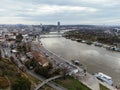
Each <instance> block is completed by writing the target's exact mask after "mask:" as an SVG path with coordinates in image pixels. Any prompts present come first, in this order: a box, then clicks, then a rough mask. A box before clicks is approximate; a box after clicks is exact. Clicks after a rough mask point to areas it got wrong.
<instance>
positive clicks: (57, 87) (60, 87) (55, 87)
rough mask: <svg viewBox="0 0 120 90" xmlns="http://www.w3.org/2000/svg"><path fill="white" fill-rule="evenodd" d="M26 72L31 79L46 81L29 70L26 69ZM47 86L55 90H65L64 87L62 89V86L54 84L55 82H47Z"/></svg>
mask: <svg viewBox="0 0 120 90" xmlns="http://www.w3.org/2000/svg"><path fill="white" fill-rule="evenodd" d="M26 72H27V73H28V74H30V75H32V76H33V77H35V78H36V79H38V80H40V81H42V82H43V81H45V80H46V79H45V78H43V77H41V76H39V75H37V74H35V73H34V72H33V71H31V70H28V69H26ZM47 85H49V86H51V87H53V88H54V89H56V90H67V89H65V88H64V87H62V86H60V85H58V84H56V83H55V82H52V81H51V82H48V83H47Z"/></svg>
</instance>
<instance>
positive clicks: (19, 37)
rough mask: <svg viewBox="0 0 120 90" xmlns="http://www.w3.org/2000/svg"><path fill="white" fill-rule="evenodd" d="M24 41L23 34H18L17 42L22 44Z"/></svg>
mask: <svg viewBox="0 0 120 90" xmlns="http://www.w3.org/2000/svg"><path fill="white" fill-rule="evenodd" d="M22 39H23V36H22V34H18V35H17V36H16V42H21V41H22Z"/></svg>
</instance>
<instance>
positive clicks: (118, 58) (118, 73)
mask: <svg viewBox="0 0 120 90" xmlns="http://www.w3.org/2000/svg"><path fill="white" fill-rule="evenodd" d="M41 42H42V44H43V45H44V46H45V47H46V48H47V49H49V50H51V51H52V52H54V53H56V54H58V55H60V56H61V57H63V58H65V59H67V60H72V59H73V60H74V59H79V60H80V62H81V63H82V64H83V67H85V68H87V71H88V72H89V73H91V74H92V73H97V72H102V73H105V74H107V75H109V76H111V77H112V78H113V81H114V84H115V85H116V84H117V85H119V84H120V53H117V52H112V51H108V50H106V49H105V48H102V47H96V46H94V45H86V44H83V43H79V42H76V41H72V40H70V39H65V38H64V37H54V38H42V39H41Z"/></svg>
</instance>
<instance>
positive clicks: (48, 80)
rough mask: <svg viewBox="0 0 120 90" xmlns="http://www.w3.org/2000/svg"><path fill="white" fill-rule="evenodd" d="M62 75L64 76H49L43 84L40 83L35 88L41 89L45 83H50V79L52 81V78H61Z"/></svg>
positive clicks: (36, 89)
mask: <svg viewBox="0 0 120 90" xmlns="http://www.w3.org/2000/svg"><path fill="white" fill-rule="evenodd" d="M60 77H62V76H61V75H58V76H55V77H52V78H49V79H47V80H44V81H43V82H42V83H41V84H39V85H38V86H37V87H36V88H35V90H39V89H40V88H41V87H42V86H43V85H45V84H46V83H48V82H50V81H52V80H54V79H57V78H60Z"/></svg>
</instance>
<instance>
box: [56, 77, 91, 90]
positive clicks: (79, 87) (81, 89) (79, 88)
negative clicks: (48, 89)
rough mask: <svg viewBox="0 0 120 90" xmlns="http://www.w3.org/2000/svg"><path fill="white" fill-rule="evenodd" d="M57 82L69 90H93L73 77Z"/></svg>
mask: <svg viewBox="0 0 120 90" xmlns="http://www.w3.org/2000/svg"><path fill="white" fill-rule="evenodd" d="M55 82H56V83H58V84H60V85H61V86H63V87H65V88H67V89H68V90H91V89H89V88H88V87H87V86H85V85H84V84H82V83H81V82H79V81H78V80H76V79H74V78H73V77H67V78H66V79H65V80H63V79H57V80H55Z"/></svg>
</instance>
